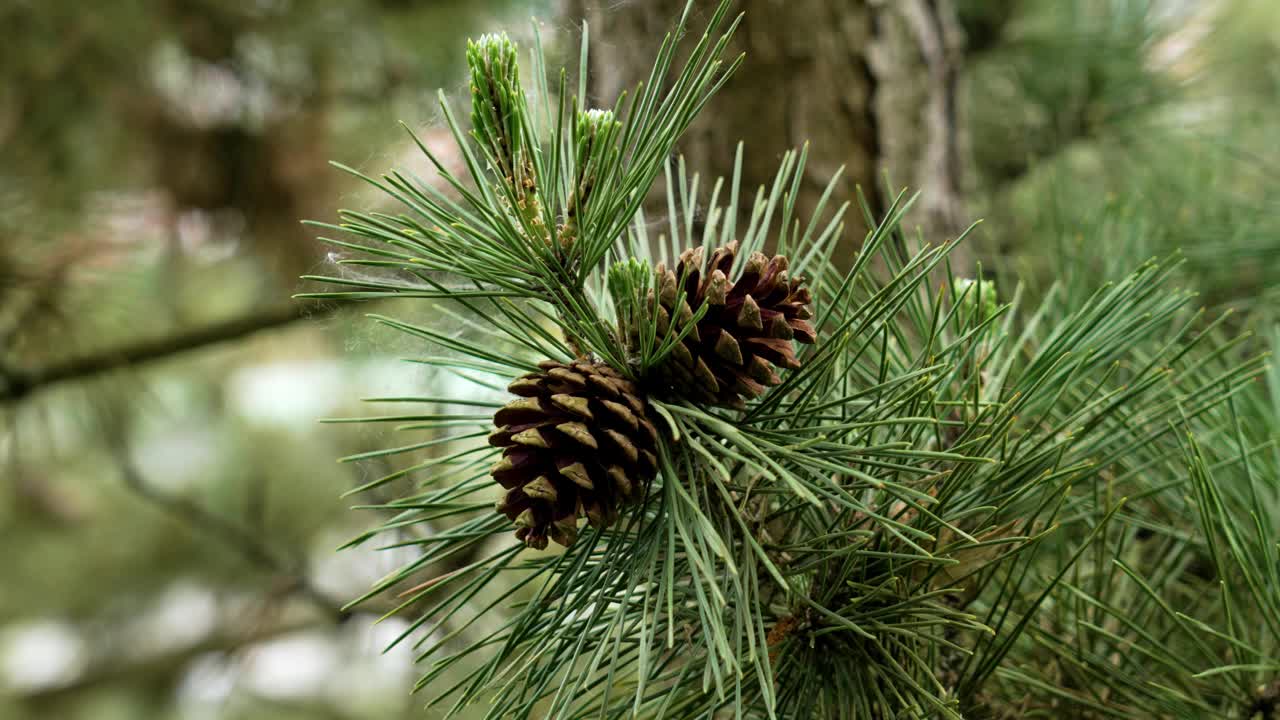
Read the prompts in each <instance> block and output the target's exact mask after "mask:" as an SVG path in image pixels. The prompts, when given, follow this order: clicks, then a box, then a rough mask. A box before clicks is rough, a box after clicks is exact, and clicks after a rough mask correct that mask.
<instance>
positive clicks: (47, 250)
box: [0, 0, 1280, 718]
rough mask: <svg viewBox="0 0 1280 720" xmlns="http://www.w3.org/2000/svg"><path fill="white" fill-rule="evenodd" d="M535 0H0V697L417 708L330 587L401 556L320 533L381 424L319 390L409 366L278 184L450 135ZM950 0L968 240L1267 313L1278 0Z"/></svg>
mask: <svg viewBox="0 0 1280 720" xmlns="http://www.w3.org/2000/svg"><path fill="white" fill-rule="evenodd" d="M558 11H559V8H558V7H557V6H556V5H555V3H554V2H552V0H439V1H423V2H414V1H413V0H350V1H348V2H338V3H331V2H324V1H322V0H255V1H254V2H238V1H233V0H123V1H121V2H113V3H106V4H102V5H101V6H99V7H95V9H94V10H92V11H86V10H85V8H84V7H83V6H80V5H78V4H75V3H62V2H38V1H36V0H11V1H10V2H6V3H4V4H3V5H2V6H0V25H2V26H3V27H4V28H5V29H6V33H5V35H6V40H5V42H4V43H0V403H3V405H2V407H3V414H2V415H0V463H3V465H0V467H3V470H2V471H0V477H3V479H4V482H3V487H2V488H0V491H2V494H0V540H2V541H3V543H4V546H5V547H6V548H7V549H8V552H7V555H6V561H5V562H4V563H3V565H0V718H8V717H13V718H25V717H58V718H64V717H65V718H116V717H119V718H136V717H197V718H206V717H207V718H267V717H271V718H291V717H298V718H302V717H308V718H312V717H314V718H373V717H379V718H386V717H418V716H421V710H420V707H419V706H420V702H419V699H418V698H413V697H410V696H409V695H408V689H409V687H410V686H411V684H412V680H413V678H414V676H415V675H414V673H415V671H414V669H413V668H412V667H411V657H412V656H411V652H410V651H409V650H406V649H397V650H396V651H394V652H392V653H389V654H385V655H384V654H382V653H381V650H382V648H383V647H384V646H385V645H386V644H387V642H388V641H389V640H391V639H392V638H394V637H395V636H396V635H397V634H398V633H399V632H401V631H403V629H404V627H403V625H397V624H396V623H397V622H398V621H394V620H393V621H388V622H387V623H384V624H382V625H378V626H375V625H374V622H373V621H374V620H375V619H376V617H377V615H376V614H374V613H375V612H376V610H378V609H379V608H377V607H376V606H373V607H368V608H365V609H363V610H362V611H361V612H359V613H357V614H348V613H345V612H342V611H341V610H340V608H341V606H342V604H343V603H344V602H346V601H347V600H350V599H352V598H354V597H355V596H357V595H358V594H360V593H361V592H362V591H363V590H364V589H365V588H366V587H367V586H368V585H369V584H370V583H371V582H373V581H374V580H376V579H377V578H378V577H379V576H380V575H381V574H382V573H384V572H386V571H388V570H390V569H391V568H393V567H395V566H396V565H397V564H398V561H397V560H398V559H397V558H396V557H393V556H394V554H395V553H374V552H370V551H367V550H363V549H361V550H352V551H346V552H343V553H335V552H334V549H335V548H336V547H338V546H339V545H341V544H342V543H344V542H345V541H347V540H348V539H350V538H351V537H353V536H354V535H356V534H357V533H358V532H359V531H360V530H361V529H363V528H364V527H365V526H366V525H368V524H369V523H368V520H369V518H368V517H367V516H365V515H363V514H361V513H352V512H349V511H348V510H347V506H348V505H349V504H350V501H345V500H343V499H341V497H340V496H341V494H342V493H344V492H345V491H347V490H349V489H351V488H353V487H355V486H357V485H359V484H361V483H362V482H363V481H365V480H367V479H368V477H366V476H367V475H372V473H373V470H371V469H369V468H368V467H367V466H366V467H359V466H352V465H338V464H336V463H335V462H334V458H336V457H339V456H343V455H349V454H355V453H359V452H362V451H367V450H371V449H373V448H376V447H379V446H381V445H382V444H384V441H385V438H384V437H383V436H382V433H381V431H380V430H379V429H377V428H373V427H371V426H349V425H336V426H335V425H317V424H316V423H315V422H314V421H315V419H316V418H318V417H322V416H335V415H357V414H360V413H362V412H365V411H363V410H361V409H360V408H359V407H358V399H359V398H361V397H366V396H378V395H383V396H385V395H395V394H408V393H407V391H408V390H410V389H417V388H421V387H422V386H423V385H424V384H426V383H427V382H428V381H429V380H431V381H434V380H432V379H431V378H428V377H427V376H426V375H425V374H424V372H423V371H419V370H416V369H415V368H414V367H413V366H411V365H407V364H404V363H399V362H397V358H399V357H403V356H407V355H412V354H414V353H415V352H416V351H417V350H418V349H417V348H414V347H411V346H410V345H409V344H408V342H407V341H405V340H404V339H402V338H399V337H397V336H396V335H395V334H391V333H375V332H373V331H371V330H370V329H369V326H368V324H367V323H364V322H362V321H361V320H360V319H359V312H363V311H366V310H368V308H359V309H358V310H359V312H350V311H347V310H345V309H343V308H336V307H333V306H326V305H300V304H297V303H294V302H292V301H290V300H289V296H290V295H291V294H292V293H294V292H296V291H297V290H298V289H299V287H300V285H299V281H298V280H297V278H298V276H299V275H301V274H306V273H309V272H315V271H316V270H317V269H319V268H323V267H324V266H325V265H326V256H325V255H324V254H323V250H322V248H321V246H320V245H319V244H318V243H316V242H314V240H313V238H312V237H311V236H312V233H311V232H310V231H308V230H307V229H305V228H303V227H302V226H300V225H299V223H298V220H299V219H301V218H319V219H331V218H332V217H333V213H332V209H333V208H335V207H337V206H340V205H341V206H357V207H359V206H363V205H365V204H367V203H368V202H371V200H370V199H369V196H368V195H367V194H366V193H365V192H364V191H363V190H362V189H360V188H358V187H356V186H354V185H353V184H352V183H351V181H350V180H349V179H348V178H347V177H345V176H344V175H342V174H340V173H338V172H336V171H334V170H332V169H330V168H329V167H328V166H327V162H328V161H329V160H338V161H341V162H344V163H346V164H349V165H352V166H355V167H357V168H360V169H364V170H369V171H381V170H383V169H386V168H388V167H391V166H401V167H408V168H410V169H413V170H416V171H421V172H425V168H424V167H423V162H422V160H421V159H420V158H419V157H418V156H417V155H416V154H415V153H414V151H412V150H411V148H410V147H409V143H408V142H407V141H406V138H405V137H404V135H403V134H402V133H401V132H400V131H399V128H398V126H397V125H396V123H397V121H404V122H405V123H407V124H408V125H409V126H411V127H413V128H415V129H416V130H419V131H420V132H422V133H423V135H424V136H425V137H426V139H427V141H428V142H431V141H432V138H433V137H435V138H439V134H438V133H439V123H438V122H437V119H438V113H437V110H436V105H435V102H434V92H435V90H436V89H437V88H441V87H442V88H444V89H445V90H446V92H448V93H451V94H457V93H458V92H459V91H461V90H463V89H464V82H465V80H464V78H463V75H462V72H461V71H462V59H463V48H464V43H465V40H466V38H467V37H468V36H473V37H474V36H476V35H478V34H480V33H482V32H485V31H488V30H493V29H498V28H504V29H509V30H513V31H514V34H515V35H516V36H517V37H520V36H522V35H524V34H525V31H524V30H523V29H524V28H525V27H527V23H526V18H528V17H529V16H531V15H536V16H538V17H540V18H544V19H545V23H544V24H543V25H542V31H541V32H542V35H543V38H544V41H545V42H547V43H549V44H550V46H551V48H552V50H553V51H554V50H555V49H556V48H557V47H560V46H562V45H564V46H567V45H569V44H571V43H573V41H574V39H575V38H574V30H573V27H572V19H570V18H561V17H559V16H558V15H557V13H558ZM957 11H958V14H959V18H960V21H961V24H962V26H963V29H964V31H965V35H966V54H965V58H964V65H963V75H962V77H963V78H964V82H965V87H964V92H963V97H962V102H961V108H962V112H963V113H964V117H965V120H966V123H965V124H966V125H967V126H968V137H967V142H966V145H967V147H966V153H965V157H966V158H967V162H968V164H969V165H970V168H969V170H970V173H969V175H970V180H969V183H968V187H966V188H965V198H964V200H965V204H966V206H967V210H968V213H969V215H971V216H973V217H984V218H985V219H986V222H985V223H984V224H983V225H982V226H981V228H980V230H979V232H978V233H976V235H975V239H974V242H973V244H972V251H973V255H974V257H975V258H976V259H978V260H980V261H981V262H982V265H983V268H984V270H985V271H986V272H987V273H988V274H990V275H992V276H993V277H995V278H996V279H997V282H998V283H999V284H1000V285H1001V286H1004V287H1009V288H1011V287H1013V286H1014V285H1015V284H1016V283H1017V281H1019V280H1020V281H1022V282H1024V283H1026V284H1027V285H1028V287H1029V291H1030V292H1038V293H1043V292H1045V291H1047V288H1048V287H1049V286H1050V285H1051V284H1052V283H1054V282H1059V283H1064V284H1067V285H1068V286H1069V287H1070V288H1072V292H1071V293H1066V294H1065V296H1067V297H1078V296H1080V293H1084V292H1086V291H1087V290H1088V289H1089V288H1091V287H1096V286H1097V285H1099V284H1100V283H1102V282H1104V281H1107V280H1109V279H1114V278H1116V277H1118V276H1120V275H1122V274H1123V273H1127V272H1128V271H1130V270H1131V269H1132V268H1133V267H1135V266H1136V265H1137V264H1139V263H1141V262H1142V261H1145V260H1147V259H1148V258H1151V257H1155V256H1161V257H1163V256H1166V255H1169V254H1171V253H1175V252H1180V253H1181V254H1182V255H1183V256H1184V257H1185V262H1184V263H1183V264H1182V266H1181V268H1180V275H1181V281H1182V282H1183V283H1185V284H1188V285H1190V286H1192V287H1194V288H1196V289H1197V290H1198V291H1199V292H1200V293H1201V295H1202V298H1203V302H1204V303H1205V304H1206V305H1208V306H1209V307H1210V308H1213V309H1215V310H1222V309H1225V308H1234V309H1236V310H1237V315H1236V316H1235V318H1234V319H1233V320H1232V322H1233V323H1234V325H1235V327H1236V328H1237V329H1239V328H1245V329H1249V330H1251V331H1254V332H1255V335H1254V336H1253V339H1252V340H1251V341H1250V345H1251V347H1250V348H1248V349H1249V350H1252V351H1256V350H1258V349H1259V348H1260V347H1261V346H1264V345H1269V344H1270V343H1271V342H1272V341H1273V339H1274V338H1275V337H1276V330H1275V329H1274V328H1275V327H1276V317H1275V313H1274V307H1275V306H1276V299H1277V297H1280V212H1277V210H1280V208H1278V207H1277V200H1276V199H1275V198H1276V197H1280V195H1278V194H1277V193H1276V192H1275V189H1276V188H1277V186H1278V185H1280V144H1277V143H1276V141H1275V139H1276V138H1277V137H1280V115H1278V114H1277V113H1276V112H1275V110H1276V108H1277V107H1280V104H1278V101H1280V5H1277V4H1275V3H1274V2H1270V0H1205V1H1204V2H1185V1H1181V2H1180V1H1176V0H1165V1H1159V0H1151V1H1149V2H1122V1H1119V0H1074V1H1073V2H1064V3H1046V2H1037V1H1035V0H998V1H988V0H959V1H958V2H957ZM606 41H607V39H606ZM814 151H815V152H821V148H815V149H814ZM936 240H941V238H938V239H936ZM330 272H332V270H330ZM1069 309H1070V308H1067V307H1064V308H1063V313H1064V314H1065V313H1066V312H1067V311H1068V310H1069ZM396 312H397V314H398V315H399V316H400V317H402V318H403V319H406V320H412V319H413V316H414V314H419V315H426V314H427V313H429V312H430V310H429V308H421V307H418V308H415V307H401V308H397V310H396ZM1241 352H1244V350H1241ZM425 394H430V393H425ZM1277 398H1280V388H1276V387H1268V386H1266V385H1265V384H1264V383H1263V382H1262V381H1260V382H1259V384H1258V392H1257V393H1256V395H1253V396H1249V397H1246V398H1245V399H1244V400H1242V407H1244V408H1245V410H1244V415H1245V417H1247V418H1249V420H1250V425H1249V433H1250V436H1251V439H1252V440H1254V441H1256V442H1259V443H1261V442H1268V441H1274V439H1275V437H1276V433H1277V428H1278V427H1280V423H1278V422H1277V417H1276V408H1277V407H1278V406H1280V399H1277ZM353 428H355V429H353ZM1255 436H1256V437H1255ZM395 469H396V468H394V467H392V468H385V469H384V470H386V471H391V470H395Z"/></svg>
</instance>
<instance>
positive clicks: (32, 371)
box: [0, 303, 338, 404]
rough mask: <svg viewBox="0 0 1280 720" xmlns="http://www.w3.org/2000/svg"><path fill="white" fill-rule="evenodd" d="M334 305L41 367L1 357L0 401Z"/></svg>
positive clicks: (275, 313) (259, 316)
mask: <svg viewBox="0 0 1280 720" xmlns="http://www.w3.org/2000/svg"><path fill="white" fill-rule="evenodd" d="M337 309H338V306H336V305H302V304H297V303H291V304H289V305H285V306H281V307H278V308H274V309H270V310H266V311H263V312H258V313H254V314H252V315H247V316H244V317H238V318H233V319H231V320H226V321H223V322H220V323H215V324H212V325H208V326H206V327H202V328H197V329H194V330H188V331H185V332H180V333H177V334H173V335H168V336H165V337H160V338H154V339H148V340H142V341H138V342H135V343H132V344H128V345H124V346H122V347H119V348H115V349H112V350H106V351H103V352H99V353H95V354H92V355H87V356H84V357H77V358H71V359H68V360H64V361H60V362H55V363H53V364H50V365H48V366H45V367H39V368H16V367H9V366H6V365H4V364H3V362H2V361H0V404H8V403H12V402H15V401H19V400H23V399H25V398H26V397H27V396H29V395H30V394H31V393H33V392H35V391H36V390H39V389H42V388H45V387H47V386H50V385H56V384H59V383H63V382H68V381H73V380H83V379H87V378H91V377H94V376H96V375H101V374H103V373H108V372H112V371H115V370H121V369H124V368H128V367H133V366H136V365H142V364H145V363H149V362H153V361H157V360H164V359H167V358H170V357H172V356H174V355H180V354H182V353H186V352H191V351H195V350H201V349H204V348H207V347H210V346H212V345H218V344H220V343H225V342H231V341H235V340H240V339H242V338H244V337H246V336H248V335H252V334H254V333H257V332H261V331H263V330H271V329H275V328H279V327H283V326H286V325H291V324H293V323H295V322H297V321H299V320H305V319H308V318H319V317H324V316H327V315H330V314H332V313H334V312H335V311H336V310H337Z"/></svg>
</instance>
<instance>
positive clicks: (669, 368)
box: [631, 243, 817, 407]
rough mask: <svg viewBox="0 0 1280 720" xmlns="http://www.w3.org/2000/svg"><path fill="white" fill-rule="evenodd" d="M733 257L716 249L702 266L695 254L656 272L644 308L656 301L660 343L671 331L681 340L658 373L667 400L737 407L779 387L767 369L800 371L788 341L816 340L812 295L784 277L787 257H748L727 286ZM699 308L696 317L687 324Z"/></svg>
mask: <svg viewBox="0 0 1280 720" xmlns="http://www.w3.org/2000/svg"><path fill="white" fill-rule="evenodd" d="M737 253H738V246H737V243H730V244H728V245H725V246H723V247H719V248H716V249H715V250H713V251H712V252H711V256H710V258H709V259H706V253H705V251H704V250H703V249H702V248H701V247H699V248H693V249H690V250H686V251H685V252H684V253H683V254H682V255H681V256H680V259H679V261H678V263H677V264H676V267H675V268H673V269H668V268H667V267H665V266H663V265H659V266H658V267H657V269H656V270H655V276H656V277H655V288H656V289H655V290H654V291H651V293H650V295H649V297H648V301H649V303H650V304H651V305H654V304H655V300H656V318H655V320H656V324H657V330H658V333H659V336H660V337H662V336H666V335H667V334H668V333H669V332H671V331H672V327H673V326H674V328H675V330H676V331H680V332H685V333H686V334H685V335H684V337H683V338H681V340H680V341H679V342H677V343H676V344H675V346H674V347H673V348H672V349H671V352H670V354H669V355H668V357H667V358H666V360H665V361H664V362H663V363H662V364H661V366H660V367H659V369H658V375H659V379H660V380H661V381H663V382H664V383H665V384H666V385H667V386H668V389H669V390H670V391H671V393H672V394H675V395H678V396H683V397H685V398H687V399H690V400H694V401H698V402H704V403H710V404H716V405H727V406H731V407H741V406H742V405H743V404H744V401H745V400H747V399H750V398H755V397H759V396H760V395H761V394H763V393H764V391H765V390H766V389H767V388H768V387H770V386H773V385H778V384H780V383H781V382H782V379H781V378H780V377H778V374H777V373H776V372H775V371H774V369H773V368H774V367H777V368H782V369H788V370H797V369H799V368H800V361H799V359H798V358H797V356H796V352H795V348H794V346H793V345H792V343H793V342H799V343H805V344H810V343H813V342H814V341H815V340H816V339H817V337H816V336H817V333H816V331H815V330H814V328H813V326H812V325H811V324H810V323H808V322H807V320H808V319H809V318H810V317H812V314H811V312H810V311H809V308H808V305H809V303H810V302H811V299H812V294H811V293H810V291H809V289H808V288H807V287H805V285H804V280H803V278H799V277H791V275H790V270H789V269H790V263H789V261H788V260H787V258H786V256H783V255H776V256H774V257H771V258H770V257H766V256H765V255H764V254H763V253H759V252H753V253H752V254H751V255H750V256H748V257H747V258H746V260H745V261H744V262H743V264H742V269H741V272H740V273H739V274H738V278H737V279H736V280H732V279H731V278H730V273H731V272H732V269H733V265H734V259H735V258H736V256H737ZM704 305H705V306H706V311H705V312H704V314H703V316H702V318H701V319H699V320H698V321H697V322H696V323H694V322H692V319H693V317H694V312H695V310H696V309H697V308H701V307H703V306H704ZM686 329H687V330H686ZM631 340H632V342H635V341H636V339H635V338H631Z"/></svg>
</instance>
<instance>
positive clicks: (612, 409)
mask: <svg viewBox="0 0 1280 720" xmlns="http://www.w3.org/2000/svg"><path fill="white" fill-rule="evenodd" d="M538 367H540V368H542V370H541V371H540V372H535V373H530V374H528V375H525V376H524V377H522V378H519V379H517V380H516V381H515V382H513V383H511V385H510V386H509V387H508V388H507V389H508V390H510V391H511V392H512V393H514V394H516V395H519V396H520V397H519V398H517V399H515V400H512V401H511V402H509V403H507V405H506V406H505V407H503V408H502V409H501V410H499V411H498V412H497V413H496V414H495V415H494V417H493V422H494V424H495V425H497V426H498V429H497V430H496V431H494V432H493V434H491V435H490V436H489V443H490V444H491V445H495V446H497V447H502V448H506V450H504V451H503V453H502V459H501V460H500V461H498V463H497V464H496V465H494V466H493V470H492V474H493V478H494V479H495V480H497V481H498V483H499V484H501V485H502V487H504V488H506V489H507V492H506V494H505V495H504V496H503V498H502V499H501V500H499V501H498V505H497V509H498V512H501V513H503V514H505V515H506V516H507V517H509V518H511V519H512V520H514V521H515V523H516V525H518V526H519V527H518V529H517V530H516V537H517V538H519V539H521V540H523V541H524V542H525V544H527V545H530V546H532V547H535V548H537V549H539V550H541V549H543V548H545V547H546V546H547V540H548V539H551V540H554V541H555V542H557V543H559V544H561V545H563V546H565V547H569V546H570V545H572V544H573V542H574V540H576V539H577V537H578V518H579V517H582V516H584V515H585V516H586V518H587V521H588V522H589V523H590V524H591V526H592V527H597V528H603V527H607V526H609V525H611V524H613V522H614V520H616V519H617V516H618V507H619V506H620V505H622V504H623V503H624V502H626V501H628V500H635V499H638V498H640V497H643V495H644V488H645V486H646V485H647V484H648V482H649V480H650V479H652V478H653V476H654V475H655V474H656V472H657V467H658V458H657V455H656V454H655V453H656V452H657V444H658V431H657V429H656V428H655V427H654V426H653V423H651V422H650V421H649V420H648V418H647V417H646V409H647V408H646V403H645V400H644V397H643V396H642V395H641V394H640V391H639V389H638V388H636V386H635V384H634V383H632V382H630V381H629V380H627V379H625V378H623V377H622V376H621V375H619V374H618V373H617V372H616V371H614V370H613V369H612V368H610V367H609V366H607V365H604V364H602V363H595V362H590V361H585V360H575V361H574V362H571V363H560V362H555V361H550V360H548V361H545V362H542V363H539V365H538Z"/></svg>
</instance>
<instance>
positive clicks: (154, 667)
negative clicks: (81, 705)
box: [17, 620, 324, 710]
mask: <svg viewBox="0 0 1280 720" xmlns="http://www.w3.org/2000/svg"><path fill="white" fill-rule="evenodd" d="M323 624H324V623H323V622H322V621H318V620H294V621H289V622H279V623H275V624H272V625H268V626H261V627H254V628H252V629H249V630H240V629H235V628H230V627H224V628H220V629H219V630H217V631H215V632H213V633H212V634H210V635H209V636H208V637H206V638H204V639H202V640H199V641H197V642H195V643H192V644H190V645H187V646H184V647H180V648H177V649H175V650H171V651H168V652H162V653H157V654H154V655H150V656H146V657H142V658H139V659H138V660H136V661H133V662H123V663H122V662H119V659H118V658H108V659H106V660H105V661H103V662H100V663H96V664H93V665H91V666H90V667H89V668H88V669H86V670H85V671H84V672H83V673H81V675H80V676H79V677H77V678H76V679H75V680H72V681H71V682H68V683H65V684H62V685H55V686H50V687H43V688H39V689H36V690H32V691H29V692H27V693H22V694H19V695H18V696H17V700H18V701H19V702H20V703H22V704H23V705H25V706H27V707H28V708H29V709H32V710H35V709H42V708H44V709H47V708H48V706H50V705H52V704H54V703H57V702H59V701H61V700H64V699H66V698H69V697H72V696H74V695H76V694H78V693H82V692H88V691H90V690H94V689H96V688H101V687H109V686H112V685H117V684H120V683H125V682H129V681H138V680H142V681H145V682H148V683H153V684H154V683H157V682H170V683H171V682H175V681H177V679H178V676H179V675H180V674H181V673H182V672H184V671H185V669H186V668H187V666H188V665H189V664H190V663H191V662H192V661H193V660H195V659H196V658H198V657H200V656H202V655H205V654H207V653H223V654H229V653H233V652H235V651H237V650H240V649H242V648H245V647H248V646H251V645H254V644H257V643H261V642H266V641H268V640H272V639H274V638H277V637H281V636H283V635H289V634H291V633H295V632H301V631H304V630H309V629H313V628H316V627H318V626H321V625H323Z"/></svg>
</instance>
